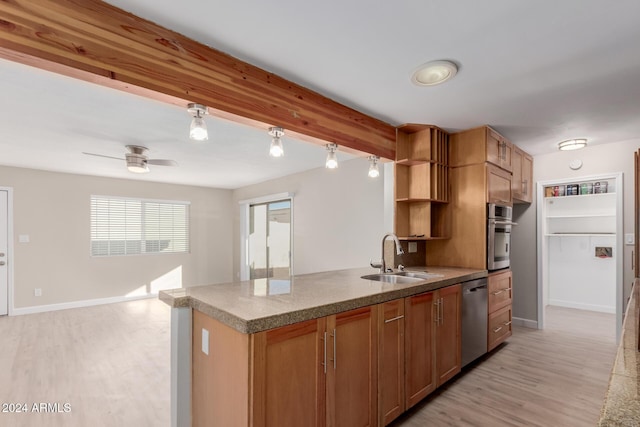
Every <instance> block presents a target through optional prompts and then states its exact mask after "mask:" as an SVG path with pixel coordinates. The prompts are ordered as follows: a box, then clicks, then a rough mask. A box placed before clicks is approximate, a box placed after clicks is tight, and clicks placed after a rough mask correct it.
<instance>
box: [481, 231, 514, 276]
mask: <svg viewBox="0 0 640 427" xmlns="http://www.w3.org/2000/svg"><path fill="white" fill-rule="evenodd" d="M512 224H513V223H512V222H511V221H499V220H495V219H489V220H488V229H487V270H500V269H501V268H507V267H509V265H510V263H509V253H510V250H511V225H512Z"/></svg>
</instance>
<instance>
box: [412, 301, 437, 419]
mask: <svg viewBox="0 0 640 427" xmlns="http://www.w3.org/2000/svg"><path fill="white" fill-rule="evenodd" d="M435 301H436V298H435V292H427V293H424V294H420V295H415V296H412V297H407V298H405V363H406V367H405V372H406V382H405V391H406V407H407V409H408V408H411V407H412V406H413V405H415V404H416V403H418V402H419V401H421V400H422V399H424V398H425V397H426V396H427V395H429V393H431V392H432V391H434V390H435V389H436V387H437V380H436V364H435V357H436V354H435V348H436V309H435Z"/></svg>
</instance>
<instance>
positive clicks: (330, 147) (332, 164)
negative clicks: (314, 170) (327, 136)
mask: <svg viewBox="0 0 640 427" xmlns="http://www.w3.org/2000/svg"><path fill="white" fill-rule="evenodd" d="M326 147H327V151H328V152H329V154H327V161H326V162H325V164H324V167H325V168H327V169H337V167H338V156H337V155H336V150H337V149H338V145H337V144H333V143H331V144H327V145H326Z"/></svg>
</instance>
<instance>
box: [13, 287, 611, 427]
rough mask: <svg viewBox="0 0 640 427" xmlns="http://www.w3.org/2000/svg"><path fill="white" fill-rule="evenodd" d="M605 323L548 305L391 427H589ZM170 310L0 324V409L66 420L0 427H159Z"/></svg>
mask: <svg viewBox="0 0 640 427" xmlns="http://www.w3.org/2000/svg"><path fill="white" fill-rule="evenodd" d="M614 322H615V320H614V316H613V315H606V314H599V313H590V312H582V311H580V310H572V309H560V308H550V309H549V310H548V311H547V326H548V328H547V329H546V330H544V331H538V330H532V329H525V328H517V329H516V330H515V332H514V335H513V337H511V338H510V339H509V341H508V344H506V345H504V346H503V347H501V348H500V349H499V350H498V351H495V352H493V353H492V354H491V355H490V356H488V357H485V359H484V360H483V361H481V363H477V364H475V365H473V366H472V367H470V369H466V370H465V372H464V373H463V375H460V376H459V377H458V378H456V379H455V380H454V381H453V382H452V383H450V384H449V385H447V386H445V387H444V388H443V389H441V390H439V391H437V392H436V393H435V394H434V395H433V396H432V397H431V398H428V399H427V400H425V401H424V402H422V403H420V404H418V405H417V407H416V408H414V409H413V410H411V411H410V412H409V413H408V414H406V415H404V416H403V417H401V418H400V419H399V420H398V421H397V422H395V423H394V427H399V426H402V427H414V426H416V427H417V426H420V427H424V426H436V427H439V426H476V427H480V426H491V427H499V426H517V427H522V426H542V427H555V426H563V427H565V426H580V427H583V426H594V425H595V424H596V421H597V419H598V416H599V413H600V408H601V406H602V401H603V397H604V393H605V390H606V386H607V382H608V378H609V372H610V371H611V367H612V364H613V359H614V355H615V351H616V345H615V326H614ZM169 329H170V310H169V308H168V306H166V305H165V304H164V303H162V302H160V301H158V300H154V299H150V300H141V301H133V302H128V303H121V304H111V305H104V306H97V307H90V308H82V309H72V310H64V311H57V312H51V313H42V314H33V315H26V316H16V317H3V318H0V337H2V346H1V347H0V366H2V367H3V369H1V370H0V402H1V403H11V402H13V403H27V404H28V405H29V406H30V405H32V404H33V403H40V402H45V403H56V402H57V403H60V405H61V406H62V404H64V403H69V404H70V405H71V412H70V413H47V414H38V413H28V414H24V413H22V414H7V413H0V426H25V427H27V426H28V427H32V426H52V427H58V426H61V427H62V426H64V427H68V426H71V427H73V426H92V427H93V426H109V427H111V426H136V427H144V426H154V427H155V426H158V427H161V426H169V425H170V421H169V420H170V418H169V415H170V414H169V357H170V348H169Z"/></svg>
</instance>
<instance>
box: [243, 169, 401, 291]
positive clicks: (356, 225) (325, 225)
mask: <svg viewBox="0 0 640 427" xmlns="http://www.w3.org/2000/svg"><path fill="white" fill-rule="evenodd" d="M368 168H369V163H368V161H367V160H366V159H353V160H349V161H343V162H341V163H340V167H339V168H338V169H336V170H327V169H325V168H318V169H313V170H310V171H306V172H302V173H298V174H294V175H290V176H287V177H284V178H279V179H275V180H271V181H267V182H264V183H260V184H256V185H251V186H248V187H244V188H240V189H237V190H235V191H234V192H233V200H234V215H233V218H234V226H233V235H234V238H233V242H234V249H233V260H234V261H233V271H234V274H235V277H236V278H239V272H240V222H239V217H240V205H239V203H238V202H239V201H240V200H247V199H252V198H257V197H262V196H268V195H270V194H277V193H286V192H290V193H294V198H293V251H294V263H293V271H294V274H296V275H297V274H305V273H313V272H319V271H330V270H338V269H343V268H352V267H366V266H368V265H369V259H370V258H373V259H378V258H380V255H381V254H380V246H381V245H380V242H381V239H382V236H383V235H384V233H385V231H391V230H385V228H384V224H385V222H384V212H385V206H384V184H383V181H384V177H383V175H384V171H382V170H381V174H380V177H378V178H377V179H372V178H369V177H368V176H367V171H368ZM381 169H383V168H381Z"/></svg>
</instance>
